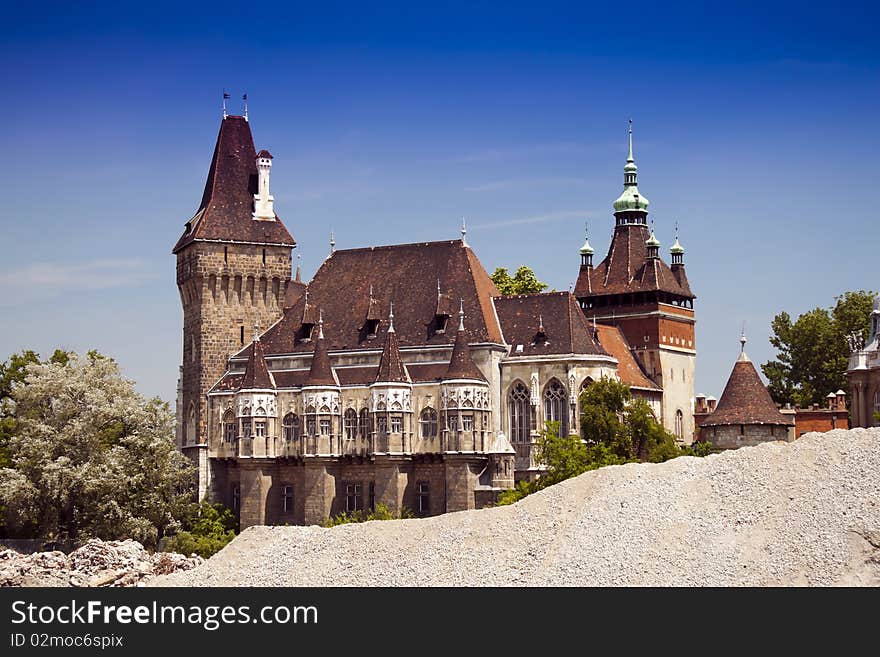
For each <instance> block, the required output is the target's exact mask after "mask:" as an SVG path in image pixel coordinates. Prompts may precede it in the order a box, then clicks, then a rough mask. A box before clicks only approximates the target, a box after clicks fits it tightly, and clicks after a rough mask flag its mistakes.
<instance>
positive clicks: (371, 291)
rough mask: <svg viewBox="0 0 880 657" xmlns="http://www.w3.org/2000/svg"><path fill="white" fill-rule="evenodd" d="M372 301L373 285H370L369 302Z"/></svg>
mask: <svg viewBox="0 0 880 657" xmlns="http://www.w3.org/2000/svg"><path fill="white" fill-rule="evenodd" d="M372 300H373V284H372V283H370V301H372Z"/></svg>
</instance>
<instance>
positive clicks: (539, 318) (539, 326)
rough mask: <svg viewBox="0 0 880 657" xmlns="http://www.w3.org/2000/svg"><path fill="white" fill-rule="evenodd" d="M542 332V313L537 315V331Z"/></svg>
mask: <svg viewBox="0 0 880 657" xmlns="http://www.w3.org/2000/svg"><path fill="white" fill-rule="evenodd" d="M543 332H544V315H538V333H543Z"/></svg>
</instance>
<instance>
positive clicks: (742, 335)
mask: <svg viewBox="0 0 880 657" xmlns="http://www.w3.org/2000/svg"><path fill="white" fill-rule="evenodd" d="M739 344H740V347H739V360H748V359H749V357H748V356H746V322H745V320H743V323H742V331H740V335H739Z"/></svg>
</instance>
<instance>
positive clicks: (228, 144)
mask: <svg viewBox="0 0 880 657" xmlns="http://www.w3.org/2000/svg"><path fill="white" fill-rule="evenodd" d="M271 168H272V155H271V154H270V153H269V152H268V151H266V150H262V151H260V152H259V153H257V152H256V150H255V148H254V140H253V136H252V135H251V129H250V125H249V123H248V120H247V117H242V116H224V117H223V121H222V123H221V124H220V133H219V135H218V136H217V144H216V146H215V147H214V157H213V159H212V160H211V168H210V170H209V172H208V180H207V182H206V183H205V191H204V194H203V195H202V202H201V204H200V205H199V209H198V211H197V212H196V213H195V215H194V216H193V218H192V219H190V220H189V221H187V222H186V226H185V227H184V231H183V235H181V237H180V239H179V240H177V244H175V245H174V249H173V250H172V252H173V253H174V254H175V255H176V256H177V287H178V289H179V291H180V301H181V303H182V304H183V363H182V367H181V378H180V381H179V383H178V413H177V415H178V423H179V426H178V430H177V440H178V444H179V446H180V448H181V450H183V452H184V453H186V454H187V455H188V456H190V458H192V459H193V460H194V461H195V462H196V463H197V464H198V465H199V471H200V472H199V497H200V498H201V497H203V496H204V494H205V492H206V490H207V485H208V477H209V473H208V458H207V457H208V444H207V435H208V432H207V427H208V425H209V423H211V422H214V423H219V422H220V418H212V417H209V416H208V412H207V400H206V393H207V392H208V390H209V389H210V388H211V387H212V386H213V385H214V384H215V383H216V382H217V381H218V380H219V379H220V377H222V376H223V373H224V372H225V370H226V360H227V357H228V356H229V355H230V354H232V353H235V352H237V351H239V350H240V349H242V348H243V347H244V346H245V337H246V336H247V340H248V343H249V342H250V336H251V333H252V331H253V328H254V326H255V325H256V324H259V325H260V326H263V327H268V326H269V325H270V324H272V323H274V322H275V321H276V320H277V319H279V318H280V317H281V314H282V309H283V306H284V298H285V292H286V291H287V287H288V284H289V283H290V273H291V253H292V250H293V249H294V248H295V246H296V242H295V241H294V239H293V237H291V235H290V233H289V232H288V231H287V228H285V227H284V224H283V223H281V220H280V219H279V218H278V215H276V214H275V211H274V209H273V197H272V196H271V195H270V193H269V174H270V171H271Z"/></svg>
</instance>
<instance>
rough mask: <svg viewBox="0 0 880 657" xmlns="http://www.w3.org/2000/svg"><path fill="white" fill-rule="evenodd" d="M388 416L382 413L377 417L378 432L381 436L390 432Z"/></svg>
mask: <svg viewBox="0 0 880 657" xmlns="http://www.w3.org/2000/svg"><path fill="white" fill-rule="evenodd" d="M386 422H387V418H386V417H385V416H384V415H380V416H378V417H377V418H376V433H378V434H379V435H380V436H385V435H387V434H388V428H387V424H386Z"/></svg>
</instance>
